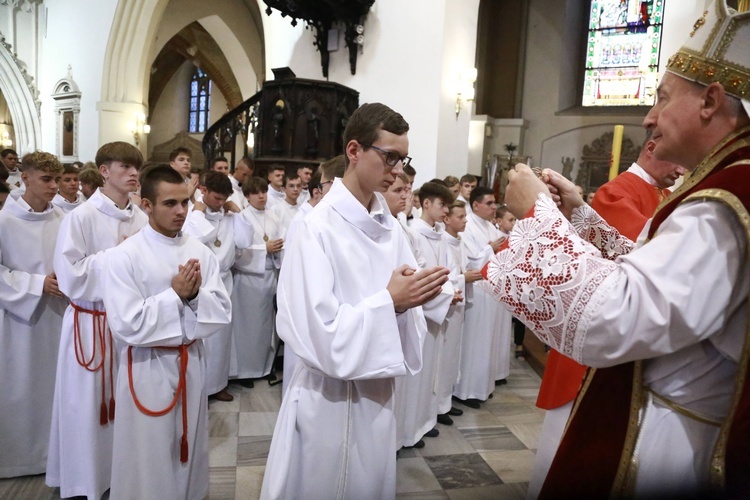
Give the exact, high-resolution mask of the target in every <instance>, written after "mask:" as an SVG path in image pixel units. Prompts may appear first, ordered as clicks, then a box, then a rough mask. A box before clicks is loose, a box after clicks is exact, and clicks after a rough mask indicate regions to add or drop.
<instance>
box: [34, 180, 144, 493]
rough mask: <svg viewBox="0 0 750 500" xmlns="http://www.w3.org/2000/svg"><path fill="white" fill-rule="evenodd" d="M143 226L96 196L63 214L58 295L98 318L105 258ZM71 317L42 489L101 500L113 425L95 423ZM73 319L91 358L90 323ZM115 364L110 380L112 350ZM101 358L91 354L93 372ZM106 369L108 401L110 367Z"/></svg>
mask: <svg viewBox="0 0 750 500" xmlns="http://www.w3.org/2000/svg"><path fill="white" fill-rule="evenodd" d="M147 221H148V218H147V217H146V215H145V214H144V213H143V212H142V211H141V210H140V209H138V208H136V207H134V206H133V205H132V204H129V205H128V207H127V208H126V209H124V210H121V209H119V208H117V207H116V206H115V204H114V202H113V201H112V200H111V199H109V198H108V197H106V196H105V195H103V194H102V192H101V190H97V191H96V192H95V193H94V194H93V195H91V198H89V199H88V201H86V203H84V204H82V205H81V206H80V207H78V208H77V209H75V210H73V211H72V212H70V213H69V214H68V215H66V216H65V218H64V219H63V222H62V224H61V225H60V231H59V234H58V237H57V246H56V247H55V257H54V269H55V273H56V275H57V281H58V283H59V286H60V290H61V291H62V292H63V293H64V294H65V295H66V296H67V297H68V298H69V299H70V300H71V301H73V302H75V303H76V304H78V305H79V306H80V307H83V308H86V309H96V310H99V311H103V310H104V304H103V303H102V302H101V301H102V297H103V295H104V281H103V279H102V278H103V275H102V272H103V270H104V258H103V255H104V253H105V252H104V251H105V250H107V249H110V248H112V247H115V246H117V245H118V244H120V243H122V241H123V240H124V239H125V237H129V236H132V235H133V234H135V233H136V232H137V231H138V230H139V229H140V228H141V227H143V226H144V225H145V224H146V222H147ZM73 317H74V316H73V308H72V306H68V308H67V309H66V310H65V317H64V318H63V326H62V331H61V334H60V352H59V355H58V361H57V377H56V380H55V398H54V404H53V410H52V428H51V431H50V444H49V457H48V460H47V477H46V483H47V485H49V486H53V487H54V486H59V487H60V496H62V497H70V496H87V497H89V499H95V500H99V499H100V498H101V496H102V495H103V494H104V492H105V491H106V490H107V488H109V482H110V473H111V468H112V467H111V465H112V462H111V461H112V424H111V423H110V424H107V425H105V426H102V425H100V424H99V411H100V404H101V402H102V401H101V399H102V396H101V390H102V389H101V387H102V385H101V384H102V380H101V373H100V372H96V373H91V372H89V371H87V370H86V369H85V368H83V367H81V366H80V365H79V364H78V362H77V361H76V355H75V351H74V346H73ZM79 319H80V321H79V324H80V329H81V341H82V347H83V352H84V356H85V358H86V359H87V360H88V359H89V358H90V357H91V356H92V352H93V346H92V337H93V327H92V319H91V316H90V315H88V314H81V315H80V317H79ZM98 345H99V344H97V347H98ZM114 358H115V359H114V360H113V361H114V363H113V377H115V378H116V376H117V363H118V354H117V351H116V350H115V352H114ZM100 359H101V357H100V355H99V354H96V358H95V363H94V365H95V364H96V363H97V362H98V361H96V360H100ZM104 369H105V370H106V373H105V385H106V387H107V388H108V389H107V390H106V396H105V398H106V400H107V401H108V399H109V396H110V391H111V388H110V387H109V362H107V363H106V365H105V367H104ZM115 406H116V405H115Z"/></svg>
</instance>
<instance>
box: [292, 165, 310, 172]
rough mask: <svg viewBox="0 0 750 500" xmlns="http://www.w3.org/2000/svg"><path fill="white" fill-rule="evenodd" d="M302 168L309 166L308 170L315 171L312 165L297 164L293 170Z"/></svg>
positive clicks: (297, 170)
mask: <svg viewBox="0 0 750 500" xmlns="http://www.w3.org/2000/svg"><path fill="white" fill-rule="evenodd" d="M302 168H309V169H310V170H312V171H315V169H314V168H313V167H312V165H297V168H295V169H294V171H295V172H299V171H300V169H302Z"/></svg>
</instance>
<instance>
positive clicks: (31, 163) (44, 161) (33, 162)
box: [21, 151, 63, 175]
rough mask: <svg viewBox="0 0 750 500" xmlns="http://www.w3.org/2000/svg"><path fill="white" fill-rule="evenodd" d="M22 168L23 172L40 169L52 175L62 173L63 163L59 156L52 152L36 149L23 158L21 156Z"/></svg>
mask: <svg viewBox="0 0 750 500" xmlns="http://www.w3.org/2000/svg"><path fill="white" fill-rule="evenodd" d="M21 170H22V171H23V172H31V171H32V170H39V171H41V172H46V173H48V174H52V175H62V173H63V165H62V163H60V160H58V159H57V156H55V155H53V154H52V153H45V152H44V151H34V152H33V153H26V154H25V155H23V158H21Z"/></svg>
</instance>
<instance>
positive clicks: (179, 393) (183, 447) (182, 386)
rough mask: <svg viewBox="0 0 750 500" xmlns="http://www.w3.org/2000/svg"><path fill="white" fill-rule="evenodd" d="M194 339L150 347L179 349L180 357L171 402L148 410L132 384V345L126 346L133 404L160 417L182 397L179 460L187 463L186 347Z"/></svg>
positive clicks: (145, 412) (150, 415) (149, 413)
mask: <svg viewBox="0 0 750 500" xmlns="http://www.w3.org/2000/svg"><path fill="white" fill-rule="evenodd" d="M194 342H195V340H193V341H192V342H190V343H188V344H182V345H179V346H155V347H152V349H166V350H169V351H179V359H180V379H179V382H178V383H177V389H176V390H175V392H174V399H172V402H171V403H170V404H169V405H168V406H167V407H166V408H164V409H163V410H149V409H148V408H146V407H145V406H144V405H143V404H142V403H141V401H140V400H139V399H138V396H137V395H136V393H135V386H134V384H133V346H128V385H129V386H130V394H131V396H133V402H134V403H135V406H136V407H137V408H138V409H139V410H140V411H141V413H143V414H144V415H148V416H149V417H161V416H164V415H166V414H167V413H169V412H171V411H172V410H173V409H174V407H175V405H177V401H179V399H180V398H182V439H181V440H180V462H182V463H187V461H188V441H187V426H188V414H187V367H188V350H187V349H188V347H190V346H191V345H193V343H194Z"/></svg>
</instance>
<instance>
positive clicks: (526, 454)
mask: <svg viewBox="0 0 750 500" xmlns="http://www.w3.org/2000/svg"><path fill="white" fill-rule="evenodd" d="M480 455H481V456H482V458H483V459H484V461H485V462H487V465H489V466H490V467H491V468H492V470H493V471H495V474H497V475H498V477H500V479H501V480H502V481H503V483H506V484H507V483H523V482H528V480H529V478H530V477H531V466H532V464H533V463H534V452H533V451H531V450H512V451H506V450H503V451H485V452H481V453H480Z"/></svg>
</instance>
